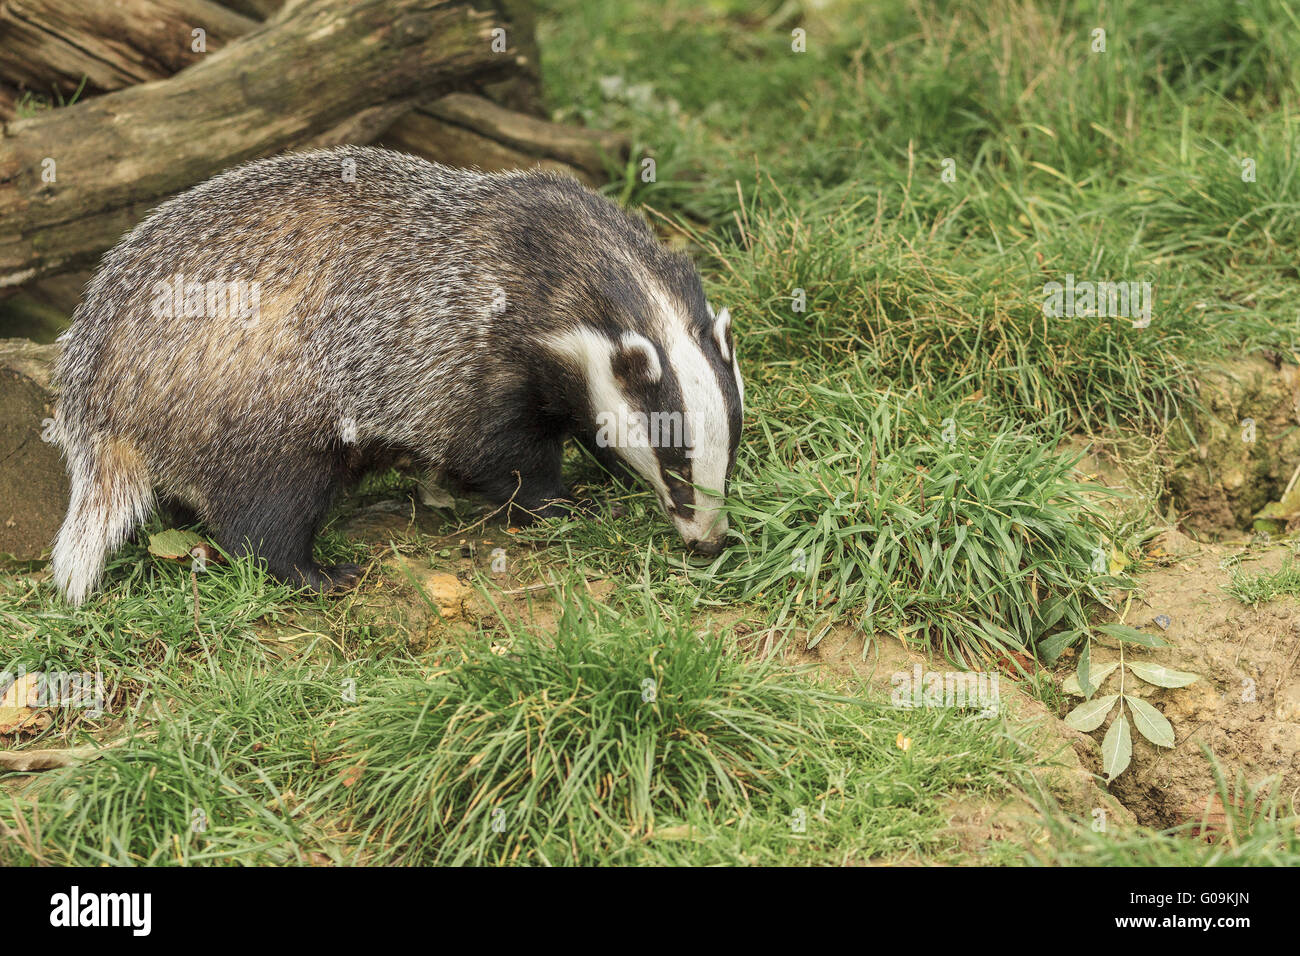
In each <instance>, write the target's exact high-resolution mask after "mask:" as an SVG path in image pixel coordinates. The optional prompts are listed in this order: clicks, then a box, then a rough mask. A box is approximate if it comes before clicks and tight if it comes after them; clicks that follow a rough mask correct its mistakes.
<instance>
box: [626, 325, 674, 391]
mask: <svg viewBox="0 0 1300 956" xmlns="http://www.w3.org/2000/svg"><path fill="white" fill-rule="evenodd" d="M619 347H620V348H622V349H624V350H626V351H630V352H640V353H641V354H642V355H644V356H645V363H646V368H647V370H648V371H647V373H646V377H647V379H648V380H649V381H651V382H657V381H659V379H661V378H663V374H664V370H663V367H662V366H661V365H660V364H659V350H658V349H656V348H655V347H654V343H652V342H651V341H650V340H649V339H648V338H646V337H645V336H644V335H641V334H639V333H637V332H627V333H624V335H623V338H622V339H620V340H619Z"/></svg>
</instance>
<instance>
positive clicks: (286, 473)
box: [204, 453, 361, 591]
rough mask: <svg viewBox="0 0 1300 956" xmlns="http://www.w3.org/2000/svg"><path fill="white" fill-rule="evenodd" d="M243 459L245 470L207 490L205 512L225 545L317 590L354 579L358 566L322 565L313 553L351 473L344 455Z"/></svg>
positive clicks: (282, 576)
mask: <svg viewBox="0 0 1300 956" xmlns="http://www.w3.org/2000/svg"><path fill="white" fill-rule="evenodd" d="M244 465H245V467H244V469H243V471H242V472H241V473H234V472H231V473H227V474H226V475H224V476H223V477H221V478H219V479H217V480H216V481H215V482H213V481H212V480H211V478H210V479H209V481H208V487H207V489H206V490H205V495H204V497H205V498H206V499H207V500H206V508H205V514H204V518H205V520H206V523H207V524H208V525H210V526H211V527H212V528H213V529H214V530H215V532H216V536H217V543H218V544H219V545H220V546H221V548H222V550H223V551H225V552H226V553H227V554H230V555H233V556H242V555H246V554H252V555H254V556H256V557H258V558H261V559H262V560H263V561H264V562H265V563H266V568H267V570H268V571H269V572H270V573H271V574H272V575H273V576H274V577H276V578H277V579H279V580H280V581H283V582H285V583H287V584H292V585H305V586H307V587H310V588H314V589H316V590H318V591H334V590H344V589H346V588H349V587H352V586H353V585H355V584H356V583H357V581H358V580H360V577H361V569H360V568H359V567H357V566H356V565H352V564H346V565H337V566H334V567H321V566H320V565H318V564H316V562H315V561H313V560H312V554H311V552H312V543H313V542H314V541H315V539H316V531H317V529H318V528H319V527H320V524H321V521H322V520H323V519H324V517H325V513H326V512H327V511H328V510H329V507H330V503H331V502H332V501H333V498H334V495H335V493H336V492H337V491H338V489H339V486H340V485H341V484H342V483H343V481H344V479H345V477H346V469H345V467H344V464H343V461H342V458H341V456H337V455H332V454H328V453H320V454H316V455H310V456H305V457H299V458H296V459H295V458H290V457H284V458H280V459H278V460H276V461H274V462H263V463H261V464H250V463H249V462H247V461H245V462H244Z"/></svg>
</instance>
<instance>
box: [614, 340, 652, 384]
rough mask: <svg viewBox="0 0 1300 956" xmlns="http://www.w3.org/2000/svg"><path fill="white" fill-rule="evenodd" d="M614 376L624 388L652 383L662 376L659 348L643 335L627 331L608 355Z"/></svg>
mask: <svg viewBox="0 0 1300 956" xmlns="http://www.w3.org/2000/svg"><path fill="white" fill-rule="evenodd" d="M610 364H611V365H612V366H613V369H614V378H615V379H617V380H618V383H619V384H620V385H622V386H623V387H624V388H625V389H633V388H635V387H636V386H638V385H653V384H654V383H655V382H657V381H659V379H660V378H662V377H663V367H662V366H661V365H660V364H659V350H658V349H656V348H655V346H654V343H653V342H651V341H650V340H649V339H648V338H646V337H645V336H644V335H639V334H637V333H636V332H628V333H626V334H625V335H624V336H623V337H622V338H621V339H619V341H618V345H617V346H615V348H614V353H613V355H611V356H610Z"/></svg>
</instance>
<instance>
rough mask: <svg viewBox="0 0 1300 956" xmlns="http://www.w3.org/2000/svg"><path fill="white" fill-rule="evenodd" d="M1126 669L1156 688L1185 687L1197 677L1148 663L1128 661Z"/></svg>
mask: <svg viewBox="0 0 1300 956" xmlns="http://www.w3.org/2000/svg"><path fill="white" fill-rule="evenodd" d="M1128 669H1129V670H1131V671H1132V672H1133V673H1134V674H1136V675H1137V676H1138V677H1140V678H1142V679H1143V680H1144V681H1146V682H1147V683H1148V684H1155V685H1156V686H1157V687H1186V686H1187V685H1188V684H1190V683H1191V682H1192V681H1194V680H1196V679H1197V677H1198V676H1199V675H1197V674H1189V673H1188V672H1187V671H1176V670H1174V669H1173V668H1172V667H1165V665H1164V664H1152V663H1150V662H1149V661H1129V664H1128Z"/></svg>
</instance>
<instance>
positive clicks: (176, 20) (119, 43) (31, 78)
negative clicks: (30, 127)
mask: <svg viewBox="0 0 1300 956" xmlns="http://www.w3.org/2000/svg"><path fill="white" fill-rule="evenodd" d="M259 25H260V24H259V23H258V21H257V20H255V19H252V18H251V17H246V16H243V15H241V14H239V13H236V12H235V11H233V10H231V9H229V8H228V7H225V6H222V5H221V4H219V3H214V2H212V0H114V2H113V3H112V4H107V3H103V4H101V3H87V2H86V0H0V50H3V51H4V53H3V56H0V83H4V84H8V85H9V86H13V87H17V88H19V89H28V90H33V91H36V92H39V93H40V94H42V95H47V94H49V95H58V96H62V97H65V98H71V97H72V96H73V95H74V94H76V93H77V92H78V91H79V90H80V91H81V92H82V94H83V95H93V94H96V93H107V92H111V91H113V90H120V89H123V88H125V87H128V86H134V85H135V84H137V83H145V82H148V81H149V80H157V79H161V78H163V77H166V76H171V75H172V74H173V73H178V72H180V71H181V70H183V69H185V67H187V66H189V65H191V64H193V63H197V62H198V61H199V60H201V59H202V58H203V57H204V56H206V55H208V54H209V53H214V52H216V51H217V50H219V49H221V48H222V47H223V46H225V45H226V44H227V43H229V42H231V41H232V40H234V39H236V38H237V37H240V36H243V35H244V34H245V33H250V32H252V31H253V30H254V29H256V28H257V27H258V26H259ZM195 30H201V31H202V34H201V35H200V36H197V37H196V36H195V35H194V31H195ZM83 81H84V89H83Z"/></svg>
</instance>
